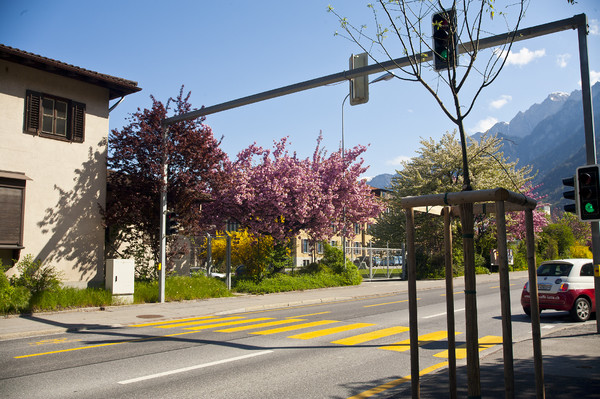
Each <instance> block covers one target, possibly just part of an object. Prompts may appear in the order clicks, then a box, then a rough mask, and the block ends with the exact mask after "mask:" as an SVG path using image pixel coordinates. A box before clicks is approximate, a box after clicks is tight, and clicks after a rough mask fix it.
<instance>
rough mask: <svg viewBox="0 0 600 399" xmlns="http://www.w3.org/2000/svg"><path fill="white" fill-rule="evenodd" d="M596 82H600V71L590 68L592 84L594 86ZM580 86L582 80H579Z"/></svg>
mask: <svg viewBox="0 0 600 399" xmlns="http://www.w3.org/2000/svg"><path fill="white" fill-rule="evenodd" d="M596 82H600V72H598V71H592V70H590V86H593V85H594V84H595V83H596ZM579 87H581V80H580V81H579Z"/></svg>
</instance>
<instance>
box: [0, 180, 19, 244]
mask: <svg viewBox="0 0 600 399" xmlns="http://www.w3.org/2000/svg"><path fill="white" fill-rule="evenodd" d="M24 199H25V180H17V179H7V178H2V177H0V246H12V247H15V248H17V247H20V246H22V245H23V215H24V205H25V201H24Z"/></svg>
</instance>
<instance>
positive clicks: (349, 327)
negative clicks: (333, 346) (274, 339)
mask: <svg viewBox="0 0 600 399" xmlns="http://www.w3.org/2000/svg"><path fill="white" fill-rule="evenodd" d="M374 325H375V324H371V323H354V324H348V325H346V326H339V327H331V328H325V329H323V330H317V331H312V332H306V333H302V334H296V335H290V336H289V337H288V338H295V339H312V338H317V337H324V336H326V335H331V334H337V333H340V332H344V331H350V330H356V329H357V328H365V327H370V326H374Z"/></svg>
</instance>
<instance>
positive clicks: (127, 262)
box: [105, 259, 135, 303]
mask: <svg viewBox="0 0 600 399" xmlns="http://www.w3.org/2000/svg"><path fill="white" fill-rule="evenodd" d="M134 275H135V263H134V261H133V259H107V260H106V280H105V282H106V289H107V290H109V291H110V292H111V293H112V295H113V303H115V302H117V303H133V287H134Z"/></svg>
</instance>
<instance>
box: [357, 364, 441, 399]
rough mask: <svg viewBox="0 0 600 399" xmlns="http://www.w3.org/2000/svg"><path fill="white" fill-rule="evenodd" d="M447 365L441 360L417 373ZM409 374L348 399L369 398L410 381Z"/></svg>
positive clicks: (422, 373)
mask: <svg viewBox="0 0 600 399" xmlns="http://www.w3.org/2000/svg"><path fill="white" fill-rule="evenodd" d="M447 365H448V362H442V363H438V364H434V365H433V366H429V367H427V368H424V369H423V370H421V371H419V375H420V376H424V375H425V374H429V373H431V372H433V371H435V370H437V369H441V368H442V367H446V366H447ZM410 377H411V376H410V375H407V376H404V377H402V378H399V379H397V380H393V381H390V382H386V383H385V384H382V385H379V386H378V387H375V388H371V389H369V390H368V391H364V392H362V393H359V394H358V395H354V396H351V397H349V398H348V399H364V398H370V397H371V396H374V395H377V394H378V393H381V392H383V391H387V390H388V389H391V388H394V387H397V386H398V385H401V384H404V383H405V382H409V381H410V379H411V378H410Z"/></svg>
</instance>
